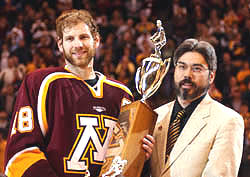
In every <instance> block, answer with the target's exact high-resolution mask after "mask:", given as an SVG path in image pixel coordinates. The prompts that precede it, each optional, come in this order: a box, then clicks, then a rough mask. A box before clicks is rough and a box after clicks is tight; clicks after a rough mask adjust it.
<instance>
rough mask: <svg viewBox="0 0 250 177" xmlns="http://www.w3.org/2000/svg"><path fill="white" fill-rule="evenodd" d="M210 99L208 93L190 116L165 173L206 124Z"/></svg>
mask: <svg viewBox="0 0 250 177" xmlns="http://www.w3.org/2000/svg"><path fill="white" fill-rule="evenodd" d="M210 100H211V98H210V97H209V95H206V97H205V98H204V99H203V100H202V102H201V103H200V104H199V105H198V106H197V108H196V109H195V110H194V112H193V113H192V115H191V116H190V118H189V120H188V122H187V123H186V125H185V127H184V129H183V130H182V132H181V134H180V136H179V138H178V139H177V141H176V143H175V146H174V148H173V149H172V152H171V154H170V158H169V160H168V162H167V164H166V166H165V169H164V170H163V173H164V172H165V171H166V170H167V169H168V168H169V167H170V166H171V165H172V164H173V163H174V162H175V161H176V160H177V158H178V157H179V156H180V155H181V153H182V152H183V151H184V150H185V148H186V147H187V146H188V145H189V144H190V143H192V141H193V140H194V139H195V137H196V136H197V135H198V134H199V132H200V131H201V130H202V129H203V128H204V127H205V126H206V120H205V118H207V117H209V112H210V106H209V105H208V104H209V102H210ZM165 148H166V147H165ZM164 152H165V150H164Z"/></svg>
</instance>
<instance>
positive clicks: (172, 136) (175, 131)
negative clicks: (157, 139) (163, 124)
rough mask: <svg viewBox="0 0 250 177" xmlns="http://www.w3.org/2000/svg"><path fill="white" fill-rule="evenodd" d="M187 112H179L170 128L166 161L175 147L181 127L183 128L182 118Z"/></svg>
mask: <svg viewBox="0 0 250 177" xmlns="http://www.w3.org/2000/svg"><path fill="white" fill-rule="evenodd" d="M184 115H185V112H184V110H181V111H179V112H178V113H177V115H176V117H175V119H174V121H173V122H172V123H171V124H170V126H169V128H168V138H167V150H166V161H167V158H168V157H169V154H170V152H171V150H172V149H173V147H174V144H175V142H176V141H177V138H178V137H179V135H180V128H181V119H182V118H183V117H184Z"/></svg>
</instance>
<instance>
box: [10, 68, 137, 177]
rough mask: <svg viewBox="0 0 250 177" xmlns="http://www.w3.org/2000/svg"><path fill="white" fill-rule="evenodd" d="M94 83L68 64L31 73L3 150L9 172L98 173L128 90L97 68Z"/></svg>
mask: <svg viewBox="0 0 250 177" xmlns="http://www.w3.org/2000/svg"><path fill="white" fill-rule="evenodd" d="M96 75H97V76H98V78H99V80H98V82H97V83H96V84H95V85H94V86H90V85H88V84H87V83H86V82H85V81H83V80H81V79H80V78H79V77H77V76H75V75H74V74H72V73H71V72H69V71H67V70H66V69H65V68H62V67H57V68H48V69H43V70H39V71H35V72H34V73H31V74H29V75H27V77H26V78H25V80H24V81H23V83H22V85H21V87H20V89H19V91H18V97H17V100H16V104H15V108H14V113H13V116H12V121H11V127H10V131H9V136H8V143H7V148H6V156H5V174H6V175H7V176H8V177H21V176H23V177H28V176H30V177H31V176H32V177H40V176H41V177H80V176H85V175H84V174H86V172H87V171H89V172H90V175H91V177H95V176H98V175H99V172H100V169H101V165H102V164H103V160H104V154H105V152H106V148H107V146H108V144H109V140H110V137H111V134H112V131H113V127H114V125H115V123H116V121H117V118H118V115H119V113H120V107H121V106H122V105H123V104H125V103H129V102H131V101H132V99H133V96H132V94H131V92H130V90H129V89H128V88H127V87H126V86H124V85H122V84H121V83H119V82H117V81H114V80H110V79H107V78H106V77H105V76H104V75H102V74H101V73H98V72H96Z"/></svg>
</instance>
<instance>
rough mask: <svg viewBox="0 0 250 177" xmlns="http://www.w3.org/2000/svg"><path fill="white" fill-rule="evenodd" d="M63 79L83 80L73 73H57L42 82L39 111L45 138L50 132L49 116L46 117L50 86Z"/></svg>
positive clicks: (38, 104) (39, 119)
mask: <svg viewBox="0 0 250 177" xmlns="http://www.w3.org/2000/svg"><path fill="white" fill-rule="evenodd" d="M61 78H75V79H78V80H81V79H80V78H78V77H77V76H75V75H73V74H71V73H63V72H56V73H52V74H49V75H48V76H47V77H45V79H44V80H43V81H42V84H41V87H40V89H39V94H38V103H37V110H38V121H39V125H40V128H41V131H42V133H43V136H45V135H46V133H47V131H48V122H47V116H46V97H47V93H48V89H49V85H50V84H51V83H52V82H53V81H55V80H56V79H61Z"/></svg>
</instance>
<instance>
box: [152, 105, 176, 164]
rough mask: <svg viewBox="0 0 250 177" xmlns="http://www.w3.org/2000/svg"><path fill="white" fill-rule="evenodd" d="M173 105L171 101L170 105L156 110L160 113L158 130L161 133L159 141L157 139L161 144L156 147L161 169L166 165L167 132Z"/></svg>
mask: <svg viewBox="0 0 250 177" xmlns="http://www.w3.org/2000/svg"><path fill="white" fill-rule="evenodd" d="M173 106H174V102H172V103H170V105H166V106H165V107H163V108H161V109H160V110H156V112H157V113H158V114H159V117H158V119H159V120H158V121H159V124H158V126H157V128H158V130H157V131H158V132H160V133H159V134H160V135H159V137H158V140H159V141H158V140H157V141H158V142H159V144H160V146H157V147H156V148H157V153H158V159H159V162H158V163H159V165H160V168H161V169H163V168H164V167H165V157H166V156H165V154H166V145H167V133H168V127H169V122H170V117H171V114H172V110H173ZM162 115H164V116H162ZM161 116H162V117H161Z"/></svg>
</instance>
